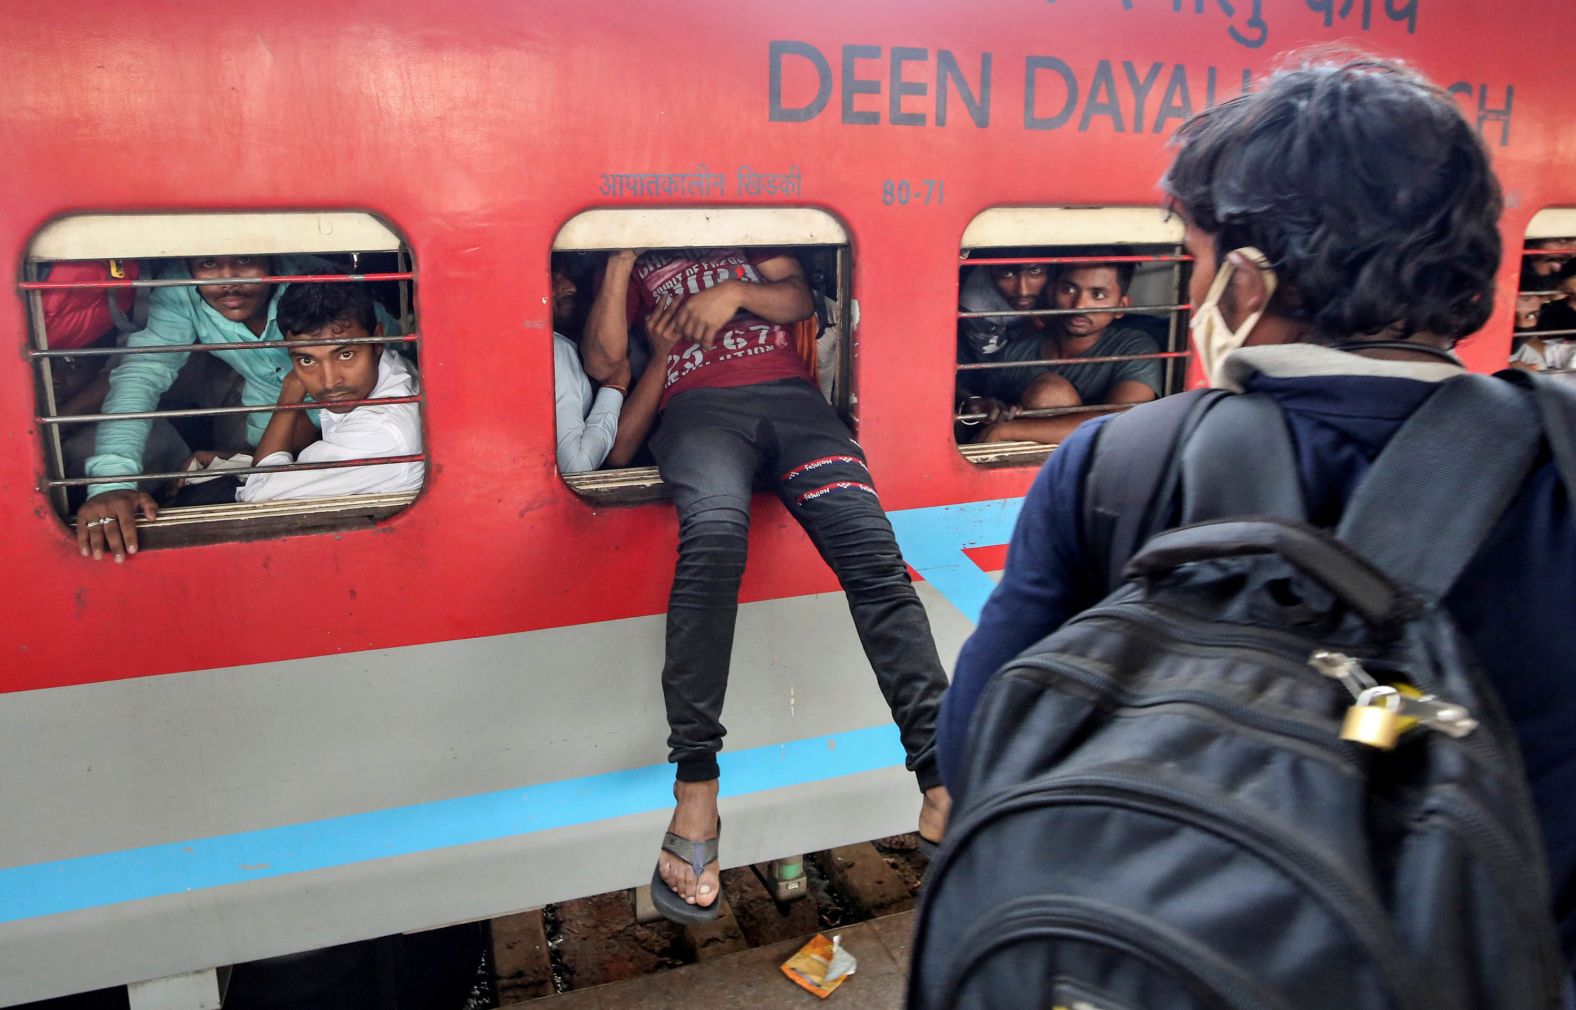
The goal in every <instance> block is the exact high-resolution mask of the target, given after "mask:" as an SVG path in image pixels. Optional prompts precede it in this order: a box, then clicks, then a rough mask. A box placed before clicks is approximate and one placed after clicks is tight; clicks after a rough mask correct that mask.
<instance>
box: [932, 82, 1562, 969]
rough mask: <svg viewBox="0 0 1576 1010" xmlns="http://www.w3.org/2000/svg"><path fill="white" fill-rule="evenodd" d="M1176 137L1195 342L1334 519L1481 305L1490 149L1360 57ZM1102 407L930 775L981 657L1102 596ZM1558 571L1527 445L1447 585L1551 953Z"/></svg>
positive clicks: (1011, 583) (1546, 505) (1011, 568)
mask: <svg viewBox="0 0 1576 1010" xmlns="http://www.w3.org/2000/svg"><path fill="white" fill-rule="evenodd" d="M1177 144H1178V148H1179V150H1178V152H1177V155H1176V160H1175V162H1174V163H1173V164H1172V166H1171V168H1170V170H1169V171H1168V172H1167V173H1166V176H1165V178H1164V179H1163V180H1162V186H1163V188H1164V189H1165V191H1166V193H1167V195H1168V196H1169V198H1170V204H1171V206H1172V208H1173V210H1174V211H1175V212H1176V213H1177V214H1179V215H1180V216H1181V218H1182V220H1183V222H1184V224H1185V226H1186V234H1185V238H1184V241H1185V244H1186V246H1187V251H1188V253H1189V254H1190V255H1191V256H1192V257H1193V260H1194V269H1193V276H1192V280H1191V290H1190V292H1189V295H1190V300H1191V302H1192V303H1193V304H1194V305H1197V306H1199V308H1198V309H1197V312H1196V314H1195V321H1194V327H1193V328H1194V342H1195V346H1196V349H1197V351H1198V353H1199V354H1200V356H1201V358H1202V363H1203V364H1204V366H1205V371H1206V373H1207V374H1208V375H1209V376H1210V378H1211V381H1212V382H1213V384H1215V385H1217V386H1221V387H1224V388H1227V389H1232V390H1236V391H1239V392H1240V391H1251V392H1259V393H1263V394H1265V395H1267V396H1268V397H1269V398H1271V399H1272V400H1273V401H1274V402H1275V403H1276V405H1277V406H1278V407H1279V408H1280V411H1281V413H1282V415H1283V416H1284V418H1285V421H1286V424H1287V427H1288V429H1289V431H1290V434H1291V437H1292V442H1293V444H1294V445H1295V446H1296V450H1297V459H1298V467H1299V470H1300V476H1301V485H1302V490H1303V492H1304V495H1305V498H1306V504H1307V507H1308V515H1309V519H1310V521H1311V522H1313V523H1314V524H1316V525H1319V526H1322V527H1326V528H1328V527H1333V526H1335V525H1336V524H1337V522H1338V521H1339V519H1340V517H1341V514H1342V512H1343V510H1344V508H1345V506H1346V503H1347V501H1348V499H1349V497H1350V495H1351V493H1352V491H1353V489H1354V488H1356V486H1357V485H1358V483H1359V482H1360V481H1361V480H1362V478H1363V476H1364V475H1365V474H1366V473H1367V472H1368V470H1369V468H1370V466H1371V464H1372V463H1373V461H1374V459H1375V458H1376V457H1377V456H1378V454H1379V452H1380V450H1381V449H1383V448H1384V446H1385V445H1386V443H1387V442H1388V441H1389V440H1390V438H1391V436H1392V435H1394V434H1395V432H1396V431H1397V430H1398V429H1399V428H1400V426H1401V424H1402V422H1403V421H1405V420H1406V419H1407V417H1408V416H1410V415H1411V414H1412V412H1413V411H1414V410H1416V409H1417V408H1418V407H1419V406H1420V405H1421V404H1422V403H1423V402H1424V401H1425V400H1426V399H1428V397H1429V395H1430V394H1431V393H1432V392H1433V390H1434V388H1435V384H1436V383H1438V382H1440V381H1442V380H1445V379H1448V378H1450V377H1452V376H1454V375H1457V374H1459V373H1460V371H1461V366H1460V364H1459V363H1458V362H1457V361H1456V360H1455V359H1454V357H1453V356H1452V355H1451V354H1450V349H1451V348H1452V347H1453V346H1454V345H1455V343H1456V342H1457V341H1458V340H1460V339H1462V338H1464V337H1466V336H1468V335H1470V334H1472V333H1473V332H1475V331H1476V330H1478V329H1479V328H1480V327H1481V326H1482V325H1483V324H1484V323H1485V322H1486V321H1487V320H1488V319H1489V317H1490V315H1491V314H1492V312H1493V300H1494V284H1495V275H1496V273H1497V271H1498V268H1499V262H1500V236H1499V231H1498V222H1499V216H1500V211H1501V207H1502V201H1501V196H1500V189H1499V184H1498V182H1497V181H1496V180H1495V178H1494V176H1493V173H1492V172H1491V171H1490V169H1489V163H1488V157H1487V154H1486V153H1485V151H1484V149H1483V145H1482V143H1481V142H1480V140H1479V139H1478V137H1477V135H1476V134H1475V133H1474V132H1473V130H1472V128H1471V126H1470V125H1468V124H1467V122H1466V121H1465V120H1464V119H1463V118H1462V116H1461V114H1460V112H1459V111H1458V110H1457V108H1456V106H1455V104H1454V103H1453V102H1452V101H1451V99H1450V97H1449V96H1448V95H1446V94H1445V93H1444V92H1442V91H1441V90H1439V89H1438V88H1436V87H1434V86H1433V85H1431V84H1429V83H1427V82H1426V81H1424V80H1423V79H1422V78H1420V77H1418V76H1417V75H1415V74H1413V73H1412V72H1410V71H1409V70H1407V69H1405V68H1403V67H1400V66H1397V65H1395V64H1391V63H1386V62H1382V61H1375V60H1358V61H1354V62H1349V63H1345V64H1337V63H1334V62H1317V63H1312V64H1308V65H1304V66H1301V67H1297V68H1295V69H1290V70H1285V71H1282V72H1279V73H1276V74H1274V75H1272V76H1271V77H1270V78H1269V79H1268V80H1267V81H1266V82H1265V83H1264V86H1263V87H1262V88H1261V89H1259V90H1258V91H1255V92H1254V93H1252V94H1249V95H1246V96H1244V97H1242V98H1239V99H1236V100H1233V101H1230V102H1227V103H1225V104H1223V105H1220V106H1216V107H1215V108H1212V109H1210V110H1208V111H1206V112H1204V113H1202V114H1200V115H1199V116H1197V117H1195V118H1194V119H1193V120H1191V121H1190V122H1189V123H1187V125H1185V126H1184V127H1182V129H1181V131H1180V132H1179V134H1178V138H1177ZM1135 409H1136V410H1138V411H1143V410H1146V409H1150V408H1148V407H1145V406H1140V407H1138V408H1135ZM1102 423H1103V419H1097V420H1094V421H1090V422H1088V423H1086V424H1084V425H1083V426H1082V427H1081V428H1079V429H1078V431H1077V432H1075V433H1074V434H1073V435H1072V436H1071V437H1070V438H1068V439H1067V441H1065V442H1064V443H1062V445H1061V447H1060V448H1059V449H1058V450H1057V452H1056V453H1055V455H1053V456H1052V457H1051V459H1050V460H1049V461H1048V462H1047V464H1046V466H1045V468H1044V469H1043V470H1042V471H1041V473H1040V475H1039V477H1038V478H1037V479H1036V480H1035V482H1034V485H1033V487H1032V488H1031V489H1030V491H1029V494H1028V497H1027V498H1026V499H1025V501H1024V505H1023V512H1022V515H1021V517H1020V518H1019V520H1018V526H1017V529H1016V531H1015V532H1014V534H1013V538H1012V545H1011V548H1010V550H1009V552H1008V554H1007V568H1006V571H1005V573H1004V576H1003V578H1002V580H1001V583H1000V585H999V586H998V587H997V589H996V591H995V592H994V593H993V594H992V596H991V597H990V600H989V602H988V603H987V604H986V606H985V609H984V612H983V614H982V615H981V618H980V623H979V627H978V629H977V630H976V631H975V633H974V635H973V636H972V637H971V638H970V639H969V641H968V642H967V643H966V644H965V645H964V648H963V652H962V655H961V656H960V657H959V659H958V664H957V670H956V673H955V674H954V678H953V683H952V687H951V688H950V689H949V690H948V692H947V694H946V696H945V699H944V701H943V707H942V718H941V723H940V727H939V732H938V747H939V750H940V753H941V761H942V773H943V778H944V779H945V780H947V781H955V780H956V778H957V773H958V769H959V758H960V748H961V746H962V744H963V739H964V735H965V730H966V728H967V725H968V720H969V716H970V713H971V712H972V711H973V709H974V707H975V704H976V702H977V700H978V698H979V695H980V691H981V689H982V687H983V686H984V684H985V682H986V681H987V680H988V679H989V678H990V676H991V674H992V673H994V672H995V671H996V670H997V669H999V668H1000V667H1001V666H1002V665H1003V664H1004V663H1005V662H1007V661H1008V660H1010V659H1011V658H1012V657H1013V656H1015V655H1017V654H1018V653H1019V652H1020V651H1022V650H1023V649H1025V648H1027V647H1028V646H1030V645H1032V644H1033V643H1035V642H1036V641H1038V640H1040V639H1041V638H1042V637H1044V636H1045V635H1047V634H1048V633H1050V632H1051V631H1053V630H1054V629H1056V628H1057V627H1059V626H1060V625H1061V624H1062V623H1063V622H1065V621H1066V620H1068V619H1069V618H1070V617H1072V616H1073V615H1075V614H1077V613H1079V612H1080V611H1082V610H1084V609H1086V608H1087V607H1089V606H1091V605H1093V604H1094V603H1096V602H1098V600H1099V598H1100V597H1101V596H1102V595H1104V589H1103V577H1102V576H1103V573H1104V572H1105V571H1106V565H1105V561H1106V559H1103V558H1099V557H1095V556H1094V554H1093V552H1092V551H1091V548H1090V545H1089V544H1088V543H1087V541H1086V538H1085V536H1084V532H1083V529H1082V525H1081V522H1080V517H1081V516H1082V514H1083V499H1084V477H1085V475H1086V473H1087V472H1088V469H1089V465H1090V463H1091V461H1092V459H1093V449H1094V446H1095V440H1096V436H1097V433H1098V432H1099V430H1100V426H1101V425H1102ZM1461 451H1462V452H1474V451H1481V452H1492V451H1494V450H1493V447H1492V446H1472V445H1463V446H1461ZM1171 515H1172V518H1173V519H1174V518H1175V516H1176V512H1175V511H1173V512H1172V514H1171ZM1413 521H1415V522H1417V523H1420V524H1428V523H1429V521H1430V517H1429V516H1426V515H1418V516H1415V517H1413ZM1571 585H1576V516H1573V512H1572V502H1571V499H1570V496H1569V494H1568V493H1567V490H1566V488H1565V487H1564V485H1563V484H1562V483H1561V480H1560V477H1559V474H1558V471H1557V469H1556V467H1555V466H1554V465H1553V463H1552V462H1550V461H1549V459H1548V456H1547V454H1545V455H1544V457H1543V459H1542V461H1541V463H1540V465H1538V466H1537V468H1536V469H1534V470H1533V472H1532V473H1531V475H1530V476H1529V477H1528V478H1527V480H1526V483H1525V484H1524V486H1523V487H1522V488H1521V490H1520V492H1519V493H1518V495H1517V496H1516V498H1515V499H1514V501H1513V502H1512V504H1511V506H1510V508H1509V509H1508V510H1507V511H1506V513H1505V515H1504V516H1503V517H1502V518H1501V520H1500V523H1499V525H1498V527H1497V528H1496V529H1495V531H1494V532H1493V534H1491V536H1490V537H1489V539H1488V541H1487V542H1486V545H1485V546H1484V547H1483V549H1482V550H1481V551H1480V552H1479V554H1478V555H1477V557H1475V558H1474V559H1473V561H1472V562H1471V563H1470V564H1469V566H1468V567H1467V569H1466V570H1465V572H1464V574H1463V575H1462V577H1461V578H1460V580H1459V581H1458V582H1457V584H1456V586H1455V588H1454V589H1453V590H1452V591H1451V592H1450V594H1449V595H1448V596H1447V597H1446V598H1445V600H1444V603H1445V606H1446V607H1447V609H1448V610H1449V611H1450V613H1451V615H1452V616H1453V618H1454V619H1455V623H1456V625H1457V627H1458V628H1460V629H1461V631H1462V632H1463V633H1464V634H1465V636H1466V638H1467V639H1468V641H1469V643H1470V645H1471V647H1472V651H1473V653H1474V654H1475V655H1477V656H1479V657H1481V658H1482V659H1483V660H1484V664H1485V666H1486V667H1487V669H1488V671H1489V674H1490V677H1491V680H1492V681H1493V683H1494V685H1495V687H1496V689H1497V690H1498V691H1499V693H1500V697H1501V699H1502V701H1503V703H1504V706H1505V709H1506V711H1507V712H1508V714H1509V716H1510V718H1511V720H1512V721H1513V723H1514V724H1515V727H1516V730H1517V735H1518V737H1519V740H1520V744H1521V748H1522V752H1523V756H1524V758H1525V763H1526V770H1527V773H1528V777H1529V779H1530V782H1531V786H1532V793H1533V798H1534V801H1535V803H1536V805H1537V809H1538V814H1539V817H1540V820H1541V823H1542V829H1543V840H1544V843H1545V847H1546V850H1547V855H1548V860H1549V870H1550V879H1551V881H1552V883H1553V890H1552V893H1553V894H1554V896H1555V906H1556V907H1555V909H1554V911H1555V914H1556V917H1557V919H1558V920H1559V922H1560V925H1561V933H1562V938H1563V942H1564V947H1565V952H1566V956H1567V958H1569V957H1570V955H1571V952H1572V950H1573V949H1576V748H1572V747H1571V746H1570V742H1569V741H1570V736H1571V733H1572V730H1573V728H1576V650H1573V649H1572V648H1571V647H1570V632H1569V630H1568V628H1567V627H1566V622H1564V621H1561V620H1558V619H1554V620H1546V621H1537V620H1529V619H1528V616H1527V611H1526V610H1525V608H1524V607H1523V606H1522V605H1520V601H1525V600H1531V599H1538V598H1543V597H1547V596H1548V595H1549V594H1550V592H1551V591H1552V592H1556V593H1557V592H1558V591H1559V590H1561V589H1563V588H1564V587H1568V586H1571Z"/></svg>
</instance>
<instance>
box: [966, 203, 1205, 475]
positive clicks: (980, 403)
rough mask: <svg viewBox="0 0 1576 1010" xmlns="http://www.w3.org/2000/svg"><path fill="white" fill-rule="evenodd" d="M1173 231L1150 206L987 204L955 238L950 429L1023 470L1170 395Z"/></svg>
mask: <svg viewBox="0 0 1576 1010" xmlns="http://www.w3.org/2000/svg"><path fill="white" fill-rule="evenodd" d="M1186 302H1187V257H1186V256H1185V255H1184V253H1183V250H1182V223H1181V221H1180V220H1178V219H1176V218H1175V217H1172V216H1170V215H1168V214H1166V213H1165V212H1164V211H1161V210H1158V209H1155V208H1136V207H998V208H992V209H990V210H987V211H985V212H984V213H982V214H981V215H979V216H978V217H976V218H975V219H974V220H973V221H972V222H971V223H970V224H969V226H968V229H967V230H966V231H965V232H964V235H963V249H962V254H961V258H960V262H959V266H958V318H957V341H958V342H957V347H958V356H957V362H958V363H957V377H956V383H955V386H956V388H955V389H954V391H953V392H954V397H953V401H952V402H953V407H954V410H953V412H952V423H953V435H954V437H955V438H956V440H957V443H958V447H959V451H961V452H962V454H963V456H964V458H965V459H968V460H970V461H971V462H973V463H977V464H980V465H991V466H1003V465H1022V464H1029V463H1037V462H1039V461H1041V460H1043V459H1045V457H1046V456H1048V455H1049V454H1050V452H1051V450H1052V449H1053V448H1054V447H1055V445H1056V443H1058V442H1060V441H1061V440H1062V439H1063V438H1065V437H1066V436H1067V435H1068V434H1069V433H1070V432H1071V431H1072V430H1073V428H1075V427H1077V426H1078V425H1079V424H1080V423H1082V422H1083V421H1084V420H1086V419H1088V418H1089V417H1092V416H1095V415H1096V414H1100V413H1109V412H1111V411H1115V410H1123V409H1127V408H1128V407H1130V406H1132V405H1133V404H1136V403H1141V402H1143V401H1145V400H1152V399H1154V398H1155V397H1157V396H1165V395H1167V394H1169V393H1175V392H1178V391H1180V390H1181V389H1182V386H1183V383H1184V381H1185V380H1186V373H1187V367H1186V366H1187V357H1188V348H1187V311H1188V309H1189V306H1188V305H1187V304H1186Z"/></svg>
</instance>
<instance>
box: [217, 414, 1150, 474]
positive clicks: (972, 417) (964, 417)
mask: <svg viewBox="0 0 1576 1010" xmlns="http://www.w3.org/2000/svg"><path fill="white" fill-rule="evenodd" d="M1136 406H1138V404H1136V403H1084V404H1079V405H1078V406H1076V407H1036V408H1035V409H1033V410H1020V411H1018V413H1016V414H1014V415H1013V419H1014V420H1019V419H1025V418H1027V419H1033V418H1039V417H1065V416H1066V415H1068V414H1094V413H1100V414H1114V413H1118V412H1120V411H1124V410H1132V409H1133V408H1134V407H1136ZM989 416H990V415H989V414H955V415H953V419H954V420H957V421H962V422H964V423H965V424H967V423H970V422H978V421H983V420H985V419H986V418H988V417H989ZM235 472H236V471H234V470H226V471H225V473H235Z"/></svg>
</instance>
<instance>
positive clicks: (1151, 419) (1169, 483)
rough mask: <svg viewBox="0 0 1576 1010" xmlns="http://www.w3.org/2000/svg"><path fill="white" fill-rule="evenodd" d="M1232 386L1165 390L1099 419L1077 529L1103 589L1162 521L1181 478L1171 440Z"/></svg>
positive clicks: (1106, 589)
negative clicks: (1102, 421)
mask: <svg viewBox="0 0 1576 1010" xmlns="http://www.w3.org/2000/svg"><path fill="white" fill-rule="evenodd" d="M1230 395H1231V394H1230V393H1227V392H1225V391H1224V390H1220V389H1194V390H1189V391H1188V392H1185V393H1177V394H1175V395H1173V396H1163V397H1161V398H1160V399H1158V400H1155V401H1154V402H1152V403H1146V404H1144V405H1143V406H1141V407H1138V408H1135V409H1133V410H1129V411H1125V412H1123V413H1121V414H1118V415H1116V416H1115V417H1113V418H1111V420H1109V421H1107V422H1106V423H1105V424H1104V425H1102V426H1101V428H1100V431H1099V434H1098V435H1097V436H1096V439H1095V444H1094V460H1093V462H1091V463H1090V465H1089V472H1088V474H1087V475H1086V476H1085V477H1084V483H1083V535H1084V542H1085V545H1086V546H1087V547H1088V549H1089V556H1090V558H1091V559H1093V560H1094V561H1096V562H1097V563H1100V564H1101V565H1102V566H1103V567H1102V569H1101V570H1100V571H1098V572H1095V573H1092V575H1091V578H1092V579H1094V580H1098V581H1099V582H1100V586H1101V587H1103V588H1102V589H1101V593H1100V595H1102V596H1104V595H1105V594H1106V593H1107V592H1110V590H1111V589H1113V588H1115V587H1116V586H1118V585H1120V584H1121V582H1122V569H1123V567H1124V566H1126V564H1127V559H1128V558H1130V557H1132V556H1133V554H1135V553H1137V551H1138V548H1139V547H1140V546H1142V545H1143V543H1144V541H1146V540H1148V539H1149V537H1150V536H1151V535H1153V534H1154V532H1155V527H1156V525H1157V524H1158V523H1160V522H1161V521H1163V516H1160V515H1155V514H1154V513H1156V512H1157V511H1159V510H1161V509H1165V508H1167V507H1168V506H1169V505H1170V502H1171V500H1172V498H1173V497H1174V495H1175V492H1176V487H1177V482H1178V479H1179V468H1178V465H1177V452H1176V450H1177V446H1178V445H1179V444H1181V443H1182V442H1183V440H1184V437H1185V435H1186V434H1188V433H1190V432H1191V431H1192V430H1193V428H1194V427H1196V426H1197V424H1198V422H1199V421H1200V420H1201V419H1202V418H1203V417H1204V415H1205V414H1206V413H1207V412H1208V411H1209V410H1210V408H1212V407H1213V406H1215V405H1216V404H1217V403H1219V402H1220V401H1221V400H1222V399H1225V398H1226V397H1229V396H1230Z"/></svg>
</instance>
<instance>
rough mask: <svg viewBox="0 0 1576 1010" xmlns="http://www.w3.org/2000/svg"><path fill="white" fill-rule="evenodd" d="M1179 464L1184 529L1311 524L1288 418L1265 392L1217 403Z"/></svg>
mask: <svg viewBox="0 0 1576 1010" xmlns="http://www.w3.org/2000/svg"><path fill="white" fill-rule="evenodd" d="M1181 462H1182V523H1183V525H1187V524H1190V523H1197V522H1203V521H1205V520H1207V519H1229V518H1234V517H1238V516H1274V517H1275V518H1277V519H1291V520H1295V521H1297V522H1302V521H1305V520H1306V519H1307V516H1308V510H1307V508H1306V506H1305V505H1304V503H1303V497H1302V479H1301V478H1300V477H1299V476H1298V473H1297V458H1296V454H1295V452H1294V450H1293V449H1292V443H1291V434H1290V432H1289V431H1288V430H1287V427H1286V418H1285V415H1283V414H1282V413H1281V410H1280V408H1279V407H1277V406H1276V405H1275V401H1274V400H1272V399H1270V398H1269V397H1268V396H1266V395H1264V394H1263V393H1244V394H1243V395H1241V396H1233V397H1231V398H1229V399H1227V400H1224V401H1222V402H1221V403H1219V404H1217V405H1216V407H1215V408H1214V409H1213V410H1211V411H1210V412H1209V415H1208V416H1207V417H1205V418H1203V419H1202V420H1201V421H1200V422H1199V424H1198V426H1197V430H1195V431H1193V432H1192V433H1191V434H1190V435H1189V436H1188V438H1187V442H1186V443H1185V444H1184V445H1183V446H1182V457H1181ZM1151 532H1154V533H1158V532H1159V530H1153V531H1151Z"/></svg>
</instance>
